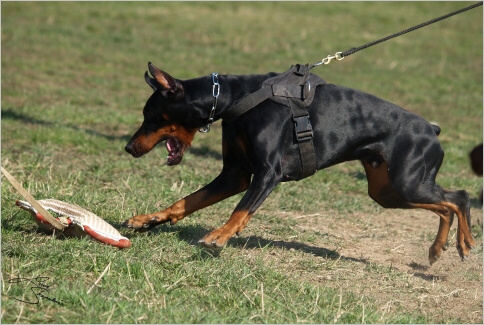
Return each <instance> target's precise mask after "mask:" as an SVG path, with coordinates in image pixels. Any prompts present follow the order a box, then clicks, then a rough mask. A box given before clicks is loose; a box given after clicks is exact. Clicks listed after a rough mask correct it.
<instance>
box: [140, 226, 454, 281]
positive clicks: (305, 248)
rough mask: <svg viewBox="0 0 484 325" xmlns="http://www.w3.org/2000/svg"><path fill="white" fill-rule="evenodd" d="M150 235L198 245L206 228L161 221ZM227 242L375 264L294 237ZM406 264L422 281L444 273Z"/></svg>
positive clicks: (202, 254) (206, 254) (212, 254)
mask: <svg viewBox="0 0 484 325" xmlns="http://www.w3.org/2000/svg"><path fill="white" fill-rule="evenodd" d="M149 232H150V233H152V234H153V235H156V234H157V233H160V232H168V233H176V234H177V236H178V238H179V239H180V240H183V241H185V242H187V243H188V244H189V245H198V240H200V239H201V238H202V237H203V236H205V235H206V234H208V233H209V232H210V230H209V229H207V228H205V227H203V226H200V225H187V226H178V225H173V226H170V225H161V226H158V227H157V228H155V229H152V230H150V231H149ZM227 246H230V247H236V248H239V249H263V248H267V247H274V248H279V249H283V250H291V249H293V250H296V251H301V252H304V253H307V254H311V255H314V256H318V257H322V258H325V259H331V260H342V261H348V262H354V263H360V264H363V265H365V266H369V267H371V266H373V265H375V261H371V260H369V259H366V258H354V257H349V256H344V255H341V254H339V253H338V252H336V251H334V250H330V249H327V248H324V247H318V246H312V245H308V244H305V243H300V242H294V241H284V240H269V239H266V238H264V237H260V236H249V237H237V236H234V237H232V238H231V239H230V240H229V242H228V243H227ZM220 254H223V249H220V250H217V249H213V250H211V249H202V248H201V247H200V249H199V250H197V252H196V253H195V254H194V256H193V258H194V259H200V258H202V259H210V258H218V257H219V256H220ZM407 266H409V267H411V268H412V269H413V270H414V271H415V272H414V273H413V276H415V277H419V278H421V279H423V280H425V281H428V282H432V281H435V280H439V279H444V278H445V276H442V275H437V274H434V272H432V268H431V267H430V265H423V264H419V263H415V262H411V263H409V264H408V265H407ZM395 271H397V272H404V271H399V270H398V267H395V266H389V267H388V270H386V268H385V267H384V270H382V271H381V272H388V273H391V272H395Z"/></svg>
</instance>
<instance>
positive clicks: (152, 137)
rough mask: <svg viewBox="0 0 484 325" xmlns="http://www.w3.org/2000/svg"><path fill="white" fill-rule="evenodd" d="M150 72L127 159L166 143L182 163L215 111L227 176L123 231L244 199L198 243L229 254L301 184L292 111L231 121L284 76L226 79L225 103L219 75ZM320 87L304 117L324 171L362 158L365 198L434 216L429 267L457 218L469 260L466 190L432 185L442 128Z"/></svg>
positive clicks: (257, 110)
mask: <svg viewBox="0 0 484 325" xmlns="http://www.w3.org/2000/svg"><path fill="white" fill-rule="evenodd" d="M148 68H149V71H150V73H151V75H152V76H153V77H154V78H152V77H150V76H149V74H148V72H146V73H145V80H146V82H147V83H148V84H149V85H150V86H151V87H152V88H153V90H154V93H153V94H152V95H151V97H150V98H149V99H148V101H147V103H146V106H145V107H144V110H143V115H144V121H143V123H142V125H141V127H140V128H139V130H138V131H137V132H136V133H135V134H134V135H133V137H132V138H131V140H130V141H129V143H128V144H127V145H126V148H125V149H126V151H127V152H129V153H130V154H131V155H133V157H136V158H138V157H141V156H143V155H144V154H146V153H148V152H149V151H150V150H152V149H153V148H154V147H155V146H156V145H157V144H158V143H160V142H162V141H165V140H166V149H167V150H168V157H167V163H168V165H176V164H178V163H180V161H181V160H182V157H183V154H184V152H185V151H186V149H187V148H188V147H189V146H190V144H191V142H192V140H193V138H194V136H195V133H196V132H197V130H199V129H200V128H201V127H203V126H204V125H206V124H207V121H208V120H210V121H211V113H212V114H213V113H214V115H212V117H213V121H216V120H218V119H222V130H223V136H222V153H223V168H222V171H221V173H220V175H219V176H218V177H216V178H215V179H214V180H213V181H212V182H211V183H209V184H208V185H206V186H205V187H203V188H201V189H200V190H198V191H196V192H194V193H192V194H190V195H188V196H187V197H185V198H183V199H181V200H179V201H178V202H176V203H174V204H173V205H171V206H170V207H168V208H166V209H165V210H163V211H160V212H157V213H153V214H143V215H138V216H135V217H133V218H131V219H129V220H126V221H125V223H124V225H125V226H128V227H132V228H136V229H150V228H152V227H154V226H156V225H159V224H161V223H165V222H170V223H171V224H175V223H176V222H177V221H178V220H180V219H182V218H184V217H185V216H187V215H189V214H191V213H193V212H195V211H197V210H199V209H202V208H204V207H207V206H209V205H212V204H214V203H216V202H219V201H221V200H223V199H225V198H227V197H230V196H232V195H235V194H237V193H240V192H243V191H246V193H245V194H244V196H243V198H242V200H241V201H240V202H239V204H238V205H237V206H236V208H235V210H234V212H233V213H232V215H231V217H230V219H229V220H228V222H227V223H226V224H225V225H223V226H222V227H220V228H218V229H216V230H214V231H212V232H210V233H209V234H207V235H206V236H205V237H204V238H203V239H201V240H200V241H199V242H200V244H201V245H203V246H205V247H211V248H220V247H223V246H224V245H225V244H226V243H227V241H228V240H229V238H231V237H232V236H233V235H234V234H239V233H240V232H241V231H242V230H243V229H244V228H245V226H246V224H247V222H248V221H249V220H250V218H251V217H252V215H253V214H254V212H255V211H256V210H257V208H258V207H259V206H260V205H261V204H262V202H263V201H264V200H265V199H266V198H267V196H268V195H269V194H270V192H271V191H272V190H273V189H274V187H275V186H276V185H277V184H278V183H279V182H285V181H290V180H297V179H299V177H300V171H301V158H300V152H299V144H298V143H297V141H295V136H294V122H293V119H292V116H291V113H290V109H289V108H288V107H287V106H284V105H281V104H280V103H277V102H276V101H272V100H265V101H262V102H261V103H259V104H257V105H256V106H255V107H254V108H252V109H251V110H249V111H247V112H246V113H244V114H242V115H241V116H239V117H238V118H236V119H235V120H234V121H231V122H227V121H224V117H225V116H228V115H230V110H231V108H232V107H233V105H234V103H235V102H237V101H239V100H240V99H242V98H244V97H245V96H247V95H248V94H251V93H254V92H255V91H257V90H258V89H260V87H261V84H262V83H263V82H264V81H265V80H267V79H268V78H272V77H275V76H277V75H278V74H277V73H268V74H265V75H246V76H236V75H223V76H219V77H218V80H217V81H218V82H217V87H219V88H218V89H217V92H218V91H220V96H219V97H218V98H215V97H214V94H213V92H214V87H215V85H214V81H213V76H212V78H211V77H210V76H205V77H200V78H195V79H190V80H183V81H182V80H178V79H175V78H173V77H171V76H170V75H169V74H168V73H166V72H164V71H162V70H160V69H158V68H156V67H155V66H153V65H152V64H151V63H149V64H148ZM315 88H316V89H315V94H314V99H313V101H312V103H311V104H310V105H309V106H308V107H307V110H308V112H309V116H310V120H311V124H312V128H313V143H314V149H315V153H316V167H317V169H318V170H319V169H323V168H326V167H329V166H331V165H335V164H338V163H341V162H344V161H350V160H360V161H361V162H362V164H363V167H364V169H365V172H366V176H367V179H368V193H369V195H370V197H371V198H372V199H373V200H375V201H376V202H377V203H379V204H380V205H381V206H383V207H385V208H404V209H409V208H422V209H427V210H430V211H432V212H434V213H436V214H437V215H438V216H439V217H440V224H439V229H438V233H437V237H436V239H435V241H434V243H433V244H432V246H431V247H430V249H429V261H430V263H431V264H432V263H434V262H435V261H436V260H437V259H438V258H439V257H440V256H441V254H442V250H446V249H447V247H448V242H447V239H448V238H447V237H448V234H449V229H450V227H451V225H452V222H453V219H454V213H455V214H456V215H457V219H458V230H457V250H458V252H459V255H460V257H461V258H462V259H465V257H466V256H468V254H469V252H470V249H471V248H472V247H473V246H474V239H473V237H472V234H471V231H470V227H471V224H470V219H471V215H470V202H469V196H468V194H467V192H466V191H464V190H458V191H449V190H445V189H443V188H441V187H440V186H439V185H437V184H436V183H435V177H436V175H437V172H438V170H439V168H440V166H441V164H442V161H443V157H444V152H443V150H442V147H441V145H440V143H439V141H438V139H437V135H438V133H439V132H440V128H438V127H437V126H435V125H432V124H430V123H429V122H427V121H426V120H425V119H423V118H422V117H419V116H418V115H415V114H413V113H411V112H409V111H406V110H404V109H402V108H400V107H398V106H396V105H394V104H392V103H389V102H387V101H384V100H382V99H380V98H377V97H375V96H373V95H370V94H367V93H364V92H361V91H357V90H353V89H349V88H345V87H342V86H337V85H333V84H329V83H324V84H322V85H320V86H318V87H315ZM214 99H216V101H215V103H214ZM214 109H215V111H214Z"/></svg>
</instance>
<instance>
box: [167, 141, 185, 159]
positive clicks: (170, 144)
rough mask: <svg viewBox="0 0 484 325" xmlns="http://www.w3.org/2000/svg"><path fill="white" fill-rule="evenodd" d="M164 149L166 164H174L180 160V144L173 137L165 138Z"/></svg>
mask: <svg viewBox="0 0 484 325" xmlns="http://www.w3.org/2000/svg"><path fill="white" fill-rule="evenodd" d="M166 150H168V157H166V158H167V160H168V164H169V165H176V164H178V163H179V162H180V161H181V158H182V156H181V152H180V144H179V143H178V140H176V139H175V138H168V139H167V140H166Z"/></svg>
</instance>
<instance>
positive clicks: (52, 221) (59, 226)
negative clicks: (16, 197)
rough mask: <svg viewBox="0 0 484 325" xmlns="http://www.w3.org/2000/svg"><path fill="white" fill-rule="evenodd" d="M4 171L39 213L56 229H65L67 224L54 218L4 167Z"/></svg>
mask: <svg viewBox="0 0 484 325" xmlns="http://www.w3.org/2000/svg"><path fill="white" fill-rule="evenodd" d="M2 173H3V175H5V177H6V178H7V179H8V181H9V182H10V183H11V184H12V186H13V187H15V189H16V190H17V191H18V192H19V193H20V195H22V196H23V198H24V199H25V200H27V202H29V203H30V205H32V206H33V207H34V208H35V210H37V212H38V213H40V214H41V215H42V216H43V217H44V218H45V219H46V220H47V221H49V223H50V224H51V225H52V226H54V227H55V228H56V229H58V230H60V231H63V230H64V229H65V228H66V226H65V225H63V224H62V223H60V222H59V221H58V220H57V219H56V218H54V217H53V216H52V215H51V214H50V213H49V212H48V211H47V210H46V209H44V208H43V207H42V206H41V205H40V204H39V203H38V202H37V201H36V200H35V199H34V198H33V197H32V195H30V194H29V192H27V191H26V190H25V189H24V188H23V187H22V185H20V183H19V182H18V181H17V180H16V179H15V178H14V177H13V176H12V175H10V174H9V172H7V171H6V170H5V168H3V167H2Z"/></svg>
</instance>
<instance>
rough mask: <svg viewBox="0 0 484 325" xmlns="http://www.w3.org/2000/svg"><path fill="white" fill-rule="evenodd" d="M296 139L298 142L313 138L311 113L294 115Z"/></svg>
mask: <svg viewBox="0 0 484 325" xmlns="http://www.w3.org/2000/svg"><path fill="white" fill-rule="evenodd" d="M293 120H294V128H295V131H296V139H297V141H298V142H304V141H309V140H311V139H312V138H313V127H312V126H311V122H310V121H309V114H306V115H303V116H299V117H293Z"/></svg>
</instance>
